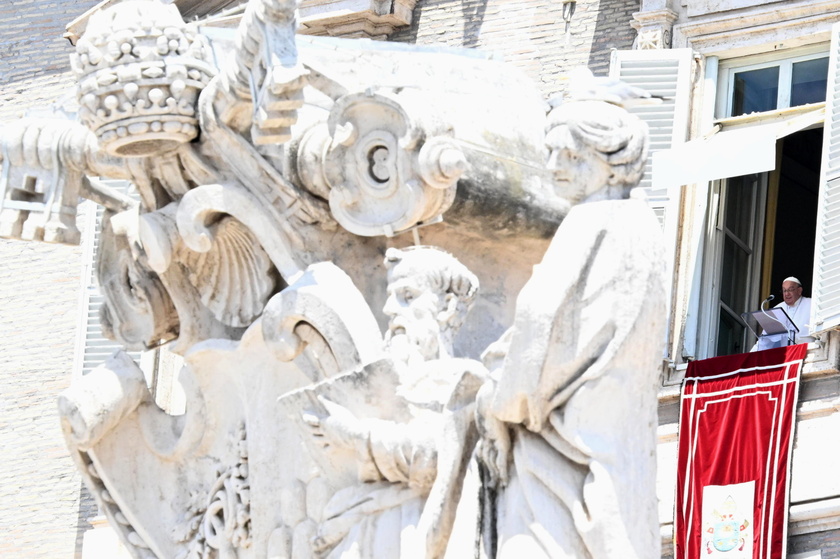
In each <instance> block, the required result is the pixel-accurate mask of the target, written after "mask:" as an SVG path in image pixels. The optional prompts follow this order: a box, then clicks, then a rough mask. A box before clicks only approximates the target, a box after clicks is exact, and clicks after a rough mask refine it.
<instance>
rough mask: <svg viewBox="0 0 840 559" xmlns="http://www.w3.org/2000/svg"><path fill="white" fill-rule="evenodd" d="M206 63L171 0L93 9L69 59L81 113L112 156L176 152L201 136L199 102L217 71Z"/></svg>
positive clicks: (202, 45) (205, 49)
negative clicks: (200, 96) (76, 81)
mask: <svg viewBox="0 0 840 559" xmlns="http://www.w3.org/2000/svg"><path fill="white" fill-rule="evenodd" d="M210 60H211V53H210V47H209V45H208V43H207V41H206V39H205V38H204V37H203V36H202V35H200V34H199V33H197V32H196V30H195V29H194V28H193V27H192V26H191V25H187V24H186V23H184V21H183V20H182V19H181V14H180V12H178V8H177V7H176V6H175V5H174V4H169V5H164V4H161V3H160V2H158V1H154V0H131V1H128V2H122V3H120V4H117V5H115V6H113V7H112V8H109V9H106V10H102V11H101V12H97V13H96V14H94V15H93V16H92V17H91V19H90V23H89V24H88V28H87V30H86V31H85V34H84V35H83V36H82V37H81V38H80V39H79V41H78V43H77V45H76V54H74V55H73V56H72V57H71V64H72V66H73V70H74V72H75V73H76V75H77V77H78V80H79V87H78V91H77V96H78V99H79V104H80V108H79V116H80V117H81V119H82V122H83V123H84V124H85V125H86V126H87V127H88V128H90V129H91V130H93V131H94V132H95V133H96V136H97V138H98V139H99V143H100V145H101V146H102V148H103V149H105V150H106V151H107V152H108V153H110V154H112V155H117V156H122V157H140V156H148V155H155V154H159V153H164V152H167V151H170V150H173V149H175V148H177V147H178V146H179V145H181V144H182V143H184V142H189V141H190V140H192V139H193V138H195V137H196V135H197V134H198V120H197V117H196V100H197V99H198V94H199V92H200V91H201V89H202V88H204V86H205V85H207V83H208V82H209V81H210V79H211V78H212V77H213V76H214V75H215V73H216V69H215V67H214V66H213V65H212V64H211V63H210Z"/></svg>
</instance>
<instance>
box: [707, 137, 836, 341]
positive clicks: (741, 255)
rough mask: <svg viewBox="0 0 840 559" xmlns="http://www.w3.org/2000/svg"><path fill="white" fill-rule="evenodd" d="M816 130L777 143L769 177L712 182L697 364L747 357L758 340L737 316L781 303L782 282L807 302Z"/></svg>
mask: <svg viewBox="0 0 840 559" xmlns="http://www.w3.org/2000/svg"><path fill="white" fill-rule="evenodd" d="M822 134H823V129H822V127H820V126H817V127H814V128H810V129H807V130H803V131H800V132H797V133H795V134H791V135H789V136H786V137H784V138H782V139H780V140H778V142H777V145H776V150H777V161H778V163H777V166H776V168H775V169H774V170H772V171H768V172H763V173H754V174H750V175H744V176H740V177H731V178H728V179H724V180H721V181H719V182H717V183H716V184H715V186H714V188H712V189H711V191H710V192H711V194H710V198H711V199H710V202H709V207H710V208H717V211H716V212H715V213H714V214H711V213H710V217H709V219H710V227H709V229H708V233H707V243H708V244H707V245H706V253H705V257H704V263H703V268H704V284H706V285H709V286H711V289H709V290H707V291H706V292H705V297H706V301H705V303H703V308H704V309H705V312H706V313H707V316H706V317H705V319H704V321H703V322H704V325H705V327H704V328H703V329H702V331H701V336H702V337H704V338H705V340H706V341H705V343H703V344H701V348H702V349H701V354H700V355H698V357H714V356H718V355H731V354H733V353H741V352H745V351H749V350H750V348H751V347H752V345H753V344H754V343H755V341H756V337H755V336H754V335H753V333H752V331H750V330H749V328H747V327H746V325H745V324H744V321H743V320H742V319H741V316H740V315H741V314H742V313H745V312H748V311H752V310H758V308H759V307H760V305H761V301H763V300H764V299H765V298H766V297H767V296H768V295H771V294H772V295H774V296H775V301H774V302H773V303H771V306H772V305H774V304H777V303H778V302H780V301H781V300H782V293H781V284H782V280H784V278H786V277H788V276H796V277H798V278H799V279H800V280H801V281H802V282H803V287H804V292H803V295H805V296H810V295H811V286H812V273H813V266H814V248H813V247H814V245H815V236H816V224H817V198H818V193H819V171H820V154H821V153H822Z"/></svg>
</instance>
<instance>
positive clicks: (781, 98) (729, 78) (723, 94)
mask: <svg viewBox="0 0 840 559" xmlns="http://www.w3.org/2000/svg"><path fill="white" fill-rule="evenodd" d="M829 52H830V46H829V44H828V43H820V44H818V45H811V46H808V47H803V48H801V49H793V50H791V51H786V52H785V53H768V54H760V55H754V56H748V57H743V58H732V59H729V60H725V61H721V62H720V65H719V75H718V94H717V98H716V101H715V117H716V118H728V117H731V116H732V102H733V100H734V93H735V74H737V73H740V72H748V71H751V70H761V69H764V68H772V67H776V66H778V67H779V91H778V93H777V97H776V109H775V110H780V109H787V108H789V107H790V87H791V79H792V76H793V65H794V64H795V63H797V62H805V61H808V60H816V59H818V58H827V57H828V55H829Z"/></svg>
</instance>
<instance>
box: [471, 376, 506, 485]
mask: <svg viewBox="0 0 840 559" xmlns="http://www.w3.org/2000/svg"><path fill="white" fill-rule="evenodd" d="M494 388H495V383H494V382H492V381H491V382H488V383H487V384H485V385H484V386H482V387H481V389H480V390H479V391H478V395H477V396H476V425H477V427H478V432H479V434H480V436H481V440H480V441H479V443H478V447H477V449H476V453H477V455H478V459H479V460H480V461H481V462H482V463H483V464H484V465H485V466H486V467H487V470H488V472H489V474H490V481H491V483H493V484H494V485H499V486H502V487H504V486H505V485H507V482H508V460H509V459H510V447H511V444H510V431H509V429H508V425H507V424H506V423H505V422H504V421H501V420H500V419H498V418H497V417H496V416H494V415H493V414H492V413H491V412H490V410H489V405H490V400H491V399H492V395H493V389H494Z"/></svg>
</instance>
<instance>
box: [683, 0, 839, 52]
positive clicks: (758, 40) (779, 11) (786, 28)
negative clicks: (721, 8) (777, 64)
mask: <svg viewBox="0 0 840 559" xmlns="http://www.w3.org/2000/svg"><path fill="white" fill-rule="evenodd" d="M838 20H840V1H837V0H826V1H822V2H807V3H805V2H796V3H793V2H791V3H786V4H784V5H783V6H778V5H775V4H774V5H773V7H761V8H754V9H751V10H750V11H749V12H747V13H745V12H744V11H743V10H741V11H737V12H727V13H725V14H713V15H708V16H703V17H698V18H692V19H691V20H690V21H686V22H682V23H678V24H676V25H674V41H673V46H674V47H675V48H676V47H690V48H693V49H695V50H697V51H698V52H700V53H702V54H704V55H707V56H709V55H715V56H725V57H736V56H747V55H750V54H756V53H759V52H766V51H767V50H768V45H773V47H772V48H771V49H770V50H779V49H784V48H793V47H798V46H804V45H809V44H815V43H820V42H825V41H828V37H829V31H830V27H831V24H833V23H835V22H837V21H838Z"/></svg>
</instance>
